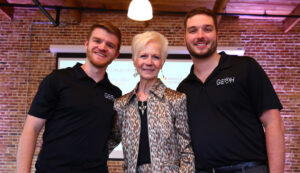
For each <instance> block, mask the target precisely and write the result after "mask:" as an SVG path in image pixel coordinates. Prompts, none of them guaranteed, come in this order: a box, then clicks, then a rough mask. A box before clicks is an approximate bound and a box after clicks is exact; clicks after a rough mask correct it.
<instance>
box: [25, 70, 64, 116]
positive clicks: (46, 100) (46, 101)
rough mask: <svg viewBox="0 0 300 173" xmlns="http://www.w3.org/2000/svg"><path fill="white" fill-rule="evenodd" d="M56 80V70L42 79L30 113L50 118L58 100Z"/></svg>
mask: <svg viewBox="0 0 300 173" xmlns="http://www.w3.org/2000/svg"><path fill="white" fill-rule="evenodd" d="M55 82H56V78H55V73H54V72H52V73H51V74H49V75H48V76H46V77H45V78H44V79H43V80H42V82H41V83H40V86H39V89H38V91H37V93H36V95H35V97H34V99H33V101H32V104H31V107H30V109H29V112H28V113H29V114H30V115H32V116H35V117H38V118H43V119H48V118H49V117H50V116H51V115H52V113H53V112H54V111H55V106H56V103H57V100H58V94H57V93H58V92H57V90H56V88H55V86H54V84H55Z"/></svg>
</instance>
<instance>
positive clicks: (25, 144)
mask: <svg viewBox="0 0 300 173" xmlns="http://www.w3.org/2000/svg"><path fill="white" fill-rule="evenodd" d="M45 122H46V120H45V119H41V118H37V117H34V116H32V115H28V116H27V119H26V121H25V124H24V129H23V132H22V134H21V137H20V140H19V147H18V154H17V171H16V172H17V173H30V170H31V164H32V158H33V153H34V150H35V145H36V141H37V137H38V135H39V133H40V131H41V129H42V127H43V126H44V124H45Z"/></svg>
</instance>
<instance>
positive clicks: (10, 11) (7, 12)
mask: <svg viewBox="0 0 300 173" xmlns="http://www.w3.org/2000/svg"><path fill="white" fill-rule="evenodd" d="M0 3H3V4H8V2H7V1H6V0H0ZM0 13H1V14H3V15H4V16H5V17H6V18H7V19H8V20H12V18H13V16H14V7H0Z"/></svg>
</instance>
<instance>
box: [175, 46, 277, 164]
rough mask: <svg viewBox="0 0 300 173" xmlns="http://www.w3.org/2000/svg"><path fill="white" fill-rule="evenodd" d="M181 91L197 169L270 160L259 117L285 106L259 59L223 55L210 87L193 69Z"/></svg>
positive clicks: (209, 81) (181, 85)
mask: <svg viewBox="0 0 300 173" xmlns="http://www.w3.org/2000/svg"><path fill="white" fill-rule="evenodd" d="M177 90H178V91H180V92H183V93H186V95H187V108H188V115H189V125H190V131H191V139H192V145H193V150H194V153H195V165H196V169H203V168H213V167H219V166H223V165H231V164H236V163H238V162H243V161H266V160H267V153H266V144H265V134H264V130H263V127H262V124H261V122H260V120H259V117H260V116H261V115H262V113H263V112H264V111H265V110H268V109H282V105H281V103H280V101H279V99H278V97H277V95H276V93H275V91H274V89H273V87H272V84H271V82H270V80H269V79H268V77H267V75H266V73H265V72H264V70H263V69H262V68H261V66H260V65H259V64H258V63H257V62H256V61H255V60H254V59H253V58H250V57H245V56H231V55H226V54H225V53H224V52H222V53H221V59H220V62H219V64H218V66H217V67H216V68H215V69H214V71H213V72H212V74H211V75H210V76H209V77H208V78H207V80H206V81H205V82H204V83H202V82H201V80H199V79H198V78H197V77H196V76H195V74H194V67H192V68H191V72H190V74H189V75H188V76H187V78H186V79H184V80H183V81H182V82H181V83H180V85H179V86H178V88H177Z"/></svg>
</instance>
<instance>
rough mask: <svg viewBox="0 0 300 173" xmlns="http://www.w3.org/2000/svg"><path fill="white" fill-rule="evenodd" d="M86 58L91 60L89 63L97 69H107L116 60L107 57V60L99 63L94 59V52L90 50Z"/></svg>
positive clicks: (87, 51)
mask: <svg viewBox="0 0 300 173" xmlns="http://www.w3.org/2000/svg"><path fill="white" fill-rule="evenodd" d="M86 57H87V59H88V60H89V62H90V63H91V64H92V65H93V66H94V67H96V68H104V67H107V66H108V65H109V64H110V63H111V62H112V61H113V60H114V58H113V57H110V58H109V57H107V59H106V60H102V61H97V59H96V58H94V57H93V52H92V50H89V49H87V50H86Z"/></svg>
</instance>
